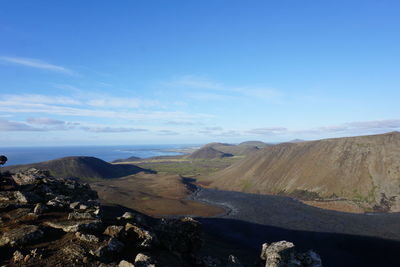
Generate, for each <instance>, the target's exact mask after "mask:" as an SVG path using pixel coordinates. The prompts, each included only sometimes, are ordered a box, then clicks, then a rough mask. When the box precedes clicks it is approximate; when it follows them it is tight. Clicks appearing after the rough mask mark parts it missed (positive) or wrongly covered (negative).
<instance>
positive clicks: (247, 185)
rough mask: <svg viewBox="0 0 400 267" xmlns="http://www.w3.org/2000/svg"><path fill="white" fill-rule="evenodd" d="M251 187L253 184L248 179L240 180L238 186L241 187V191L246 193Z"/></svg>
mask: <svg viewBox="0 0 400 267" xmlns="http://www.w3.org/2000/svg"><path fill="white" fill-rule="evenodd" d="M252 185H253V182H252V181H251V180H249V179H245V180H241V181H240V186H241V187H242V191H243V192H246V191H247V190H248V189H250V188H251V187H252Z"/></svg>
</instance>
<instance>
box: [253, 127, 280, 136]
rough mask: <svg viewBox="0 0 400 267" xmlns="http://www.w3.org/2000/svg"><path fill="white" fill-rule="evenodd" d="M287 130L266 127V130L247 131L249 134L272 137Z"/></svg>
mask: <svg viewBox="0 0 400 267" xmlns="http://www.w3.org/2000/svg"><path fill="white" fill-rule="evenodd" d="M287 131H288V129H287V128H284V127H267V128H256V129H252V130H249V131H247V132H248V133H250V134H261V135H271V134H272V135H274V134H281V133H284V132H287Z"/></svg>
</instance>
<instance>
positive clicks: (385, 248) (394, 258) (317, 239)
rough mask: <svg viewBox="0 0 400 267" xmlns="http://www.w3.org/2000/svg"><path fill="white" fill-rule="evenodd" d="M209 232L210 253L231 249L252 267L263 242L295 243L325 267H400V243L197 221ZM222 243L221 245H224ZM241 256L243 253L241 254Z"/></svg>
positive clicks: (236, 222)
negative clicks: (310, 252)
mask: <svg viewBox="0 0 400 267" xmlns="http://www.w3.org/2000/svg"><path fill="white" fill-rule="evenodd" d="M197 220H199V221H200V222H201V223H202V224H203V228H204V231H205V233H206V237H207V240H206V243H208V244H218V245H216V246H214V247H212V248H210V247H209V248H207V247H206V248H205V249H206V250H207V249H209V250H210V251H207V252H208V253H209V254H211V253H214V254H219V255H224V254H226V255H224V256H226V257H228V255H229V252H228V251H231V253H232V250H235V251H237V252H236V253H237V256H238V257H239V259H240V260H241V261H242V260H243V263H247V264H248V265H249V266H252V263H253V262H255V261H256V260H257V259H258V257H259V254H260V252H261V245H262V244H263V243H271V242H276V241H279V240H287V241H290V242H293V243H294V244H295V245H296V247H297V248H298V249H304V250H308V249H313V250H315V251H316V252H317V253H318V254H319V255H320V256H321V258H322V263H323V265H324V266H328V267H329V266H335V267H336V266H342V267H343V266H352V267H353V266H388V267H390V266H398V263H399V256H398V255H399V254H398V252H399V251H400V242H398V241H394V240H387V239H381V238H376V237H366V236H358V235H348V234H336V233H324V232H310V231H298V230H288V229H285V228H280V227H274V226H267V225H260V224H255V223H249V222H244V221H241V220H235V219H222V218H197ZM221 242H222V243H221ZM241 253H242V254H241Z"/></svg>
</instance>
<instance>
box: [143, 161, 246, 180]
mask: <svg viewBox="0 0 400 267" xmlns="http://www.w3.org/2000/svg"><path fill="white" fill-rule="evenodd" d="M240 158H241V157H229V158H221V159H193V160H190V159H180V160H173V161H170V160H164V161H160V160H149V161H147V162H146V161H142V162H140V163H136V165H138V166H139V167H141V168H145V169H151V170H154V171H157V172H160V173H169V174H179V175H181V176H188V177H194V176H196V178H202V177H205V176H207V175H209V174H211V173H214V172H216V171H219V170H221V169H223V168H226V167H228V166H230V165H231V164H232V163H234V162H236V161H237V160H239V159H240Z"/></svg>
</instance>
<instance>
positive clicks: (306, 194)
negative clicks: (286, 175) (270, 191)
mask: <svg viewBox="0 0 400 267" xmlns="http://www.w3.org/2000/svg"><path fill="white" fill-rule="evenodd" d="M286 195H289V196H291V197H294V198H298V199H302V200H320V199H321V196H320V195H319V194H318V193H317V192H314V191H308V190H304V189H295V190H293V191H292V192H290V193H286Z"/></svg>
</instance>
